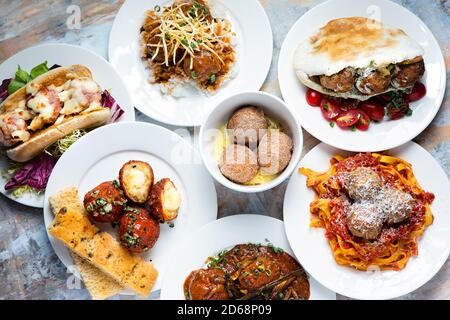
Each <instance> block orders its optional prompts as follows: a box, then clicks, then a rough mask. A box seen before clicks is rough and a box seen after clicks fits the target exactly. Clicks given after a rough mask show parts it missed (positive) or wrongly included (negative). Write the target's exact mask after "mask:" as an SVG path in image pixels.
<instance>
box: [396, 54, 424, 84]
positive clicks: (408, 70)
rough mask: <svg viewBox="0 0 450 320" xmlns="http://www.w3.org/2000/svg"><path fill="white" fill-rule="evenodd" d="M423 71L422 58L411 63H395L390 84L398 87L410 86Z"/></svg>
mask: <svg viewBox="0 0 450 320" xmlns="http://www.w3.org/2000/svg"><path fill="white" fill-rule="evenodd" d="M424 73H425V64H424V62H423V60H420V61H419V62H415V63H411V64H397V65H396V66H395V73H394V77H393V78H392V85H393V86H394V87H396V88H398V89H404V88H408V87H412V86H413V85H414V83H416V82H417V81H418V80H419V79H420V77H422V76H423V74H424Z"/></svg>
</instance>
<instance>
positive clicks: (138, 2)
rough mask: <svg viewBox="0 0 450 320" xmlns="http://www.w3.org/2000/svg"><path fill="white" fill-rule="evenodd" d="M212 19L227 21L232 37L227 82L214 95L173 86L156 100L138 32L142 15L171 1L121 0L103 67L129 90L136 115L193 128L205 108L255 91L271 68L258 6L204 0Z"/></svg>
mask: <svg viewBox="0 0 450 320" xmlns="http://www.w3.org/2000/svg"><path fill="white" fill-rule="evenodd" d="M209 2H210V4H211V8H212V11H213V13H217V16H220V17H226V18H228V20H230V21H231V23H232V27H233V31H235V33H236V43H234V45H235V49H236V52H237V61H236V63H235V65H234V66H233V69H232V72H231V79H230V80H229V81H227V82H226V83H224V84H223V86H221V88H219V89H218V90H217V92H215V93H214V94H204V93H202V92H199V91H198V90H197V89H196V88H194V87H186V88H184V89H183V87H182V86H179V87H178V89H180V90H175V91H177V93H176V94H172V95H170V94H169V95H168V94H162V92H161V89H160V86H159V85H155V84H151V83H149V82H148V80H149V78H150V71H149V69H148V68H147V67H146V65H145V64H144V63H143V61H142V59H141V57H140V44H139V32H140V28H141V26H142V24H143V22H144V19H145V12H146V11H147V10H153V9H154V8H155V6H157V5H158V6H160V7H161V8H162V7H163V6H167V5H170V4H171V3H173V0H127V1H125V3H124V4H123V5H122V7H121V8H120V10H119V12H118V13H117V15H116V18H115V20H114V24H113V26H112V29H111V33H110V37H109V61H110V62H111V63H112V65H113V66H114V67H115V68H116V70H117V71H118V72H119V73H120V75H121V76H122V78H123V79H124V80H125V83H126V85H127V86H128V89H129V90H130V92H131V94H132V97H133V100H134V104H135V106H136V108H137V109H139V110H140V111H141V112H142V113H144V114H146V115H147V116H149V117H151V118H153V119H155V120H157V121H160V122H163V123H167V124H171V125H176V126H199V125H200V124H201V123H202V122H203V121H204V119H205V116H206V115H207V114H208V113H209V111H210V110H211V107H212V106H213V105H215V104H216V103H217V102H218V101H220V100H221V99H223V98H225V97H226V96H228V95H231V94H235V93H238V92H243V91H249V90H259V89H260V88H261V86H262V84H263V83H264V80H265V79H266V76H267V73H268V72H269V68H270V64H271V62H272V50H273V38H272V29H271V27H270V22H269V19H268V17H267V15H266V12H265V11H264V8H263V6H262V5H261V4H260V2H259V1H258V0H245V1H242V0H210V1H209Z"/></svg>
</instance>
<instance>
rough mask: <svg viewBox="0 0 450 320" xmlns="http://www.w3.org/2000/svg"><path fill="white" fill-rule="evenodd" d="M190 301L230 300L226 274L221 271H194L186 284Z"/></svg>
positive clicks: (186, 291)
mask: <svg viewBox="0 0 450 320" xmlns="http://www.w3.org/2000/svg"><path fill="white" fill-rule="evenodd" d="M184 288H185V296H186V298H187V299H189V300H228V299H229V298H230V296H229V295H228V291H227V288H226V278H225V272H223V271H222V270H219V269H200V270H196V271H193V272H192V273H191V274H190V275H189V277H188V278H187V279H186V283H185V284H184Z"/></svg>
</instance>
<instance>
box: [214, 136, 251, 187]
mask: <svg viewBox="0 0 450 320" xmlns="http://www.w3.org/2000/svg"><path fill="white" fill-rule="evenodd" d="M219 169H220V171H221V172H222V174H223V175H224V176H225V177H226V178H228V179H230V180H231V181H233V182H236V183H241V184H243V183H247V182H249V181H250V180H252V179H253V178H254V177H255V176H256V175H257V174H258V170H259V165H258V159H257V156H256V153H254V152H253V151H252V150H250V149H249V148H248V147H246V146H242V145H240V144H232V145H229V146H228V147H227V148H226V150H225V151H224V153H223V155H222V157H221V159H220V163H219Z"/></svg>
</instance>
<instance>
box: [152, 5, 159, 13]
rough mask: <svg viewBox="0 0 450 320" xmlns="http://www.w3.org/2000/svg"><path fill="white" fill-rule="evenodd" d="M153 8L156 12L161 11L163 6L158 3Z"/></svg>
mask: <svg viewBox="0 0 450 320" xmlns="http://www.w3.org/2000/svg"><path fill="white" fill-rule="evenodd" d="M153 10H155V11H156V12H160V11H161V6H158V5H156V6H155V7H154V8H153Z"/></svg>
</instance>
